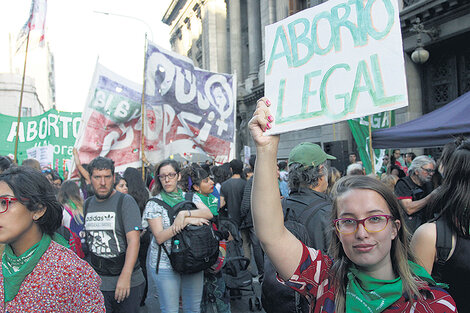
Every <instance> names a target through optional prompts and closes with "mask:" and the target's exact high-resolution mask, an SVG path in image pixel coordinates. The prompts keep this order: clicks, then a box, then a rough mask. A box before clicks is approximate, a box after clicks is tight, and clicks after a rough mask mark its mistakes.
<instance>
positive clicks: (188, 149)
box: [145, 43, 236, 162]
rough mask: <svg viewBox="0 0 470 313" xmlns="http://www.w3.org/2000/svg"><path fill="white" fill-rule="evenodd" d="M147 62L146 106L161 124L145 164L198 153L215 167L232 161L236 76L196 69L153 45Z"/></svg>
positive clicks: (182, 58)
mask: <svg viewBox="0 0 470 313" xmlns="http://www.w3.org/2000/svg"><path fill="white" fill-rule="evenodd" d="M146 60H147V64H146V72H145V80H146V81H145V84H146V87H145V103H146V104H147V105H150V106H151V107H152V108H153V111H154V112H156V115H157V116H158V117H160V118H161V122H160V123H157V124H156V125H155V128H154V134H153V138H152V139H153V140H151V141H150V142H149V143H148V144H147V147H146V150H147V151H146V155H147V158H148V159H149V160H151V161H159V160H161V159H164V158H167V157H168V156H170V155H175V154H180V155H184V154H188V153H189V154H193V153H198V154H201V153H202V154H207V155H208V156H209V157H211V158H212V159H215V160H216V161H218V162H227V161H229V160H230V159H232V158H233V156H234V147H235V146H234V142H235V103H236V78H235V76H234V75H229V74H222V73H213V72H208V71H205V70H202V69H200V68H197V67H195V66H194V64H193V62H192V61H191V60H190V59H189V58H186V57H184V56H181V55H178V54H176V53H173V52H171V51H167V50H164V49H162V48H159V47H158V46H156V45H154V44H153V43H149V45H148V49H147V58H146ZM147 119H148V118H147ZM150 122H152V120H151V119H150ZM145 134H146V137H148V136H149V134H148V130H146V133H145Z"/></svg>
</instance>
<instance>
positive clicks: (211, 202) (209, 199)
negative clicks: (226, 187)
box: [196, 192, 219, 216]
mask: <svg viewBox="0 0 470 313" xmlns="http://www.w3.org/2000/svg"><path fill="white" fill-rule="evenodd" d="M196 194H197V195H198V196H199V198H201V201H202V203H204V204H205V205H206V206H207V207H208V208H209V210H211V213H212V215H214V216H217V215H219V212H217V209H218V207H219V200H217V197H216V196H214V195H213V194H209V195H208V196H205V195H203V194H200V193H199V192H198V193H196Z"/></svg>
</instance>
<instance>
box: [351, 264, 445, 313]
mask: <svg viewBox="0 0 470 313" xmlns="http://www.w3.org/2000/svg"><path fill="white" fill-rule="evenodd" d="M408 264H409V265H410V269H411V271H412V272H413V274H414V275H416V276H418V277H419V278H421V279H422V280H424V281H426V282H428V283H429V284H431V285H437V284H436V282H435V281H434V280H433V279H432V277H431V276H430V275H429V274H428V272H426V270H425V269H424V268H423V267H422V266H419V265H418V264H416V263H413V262H411V261H408ZM347 276H348V285H347V287H346V307H347V308H348V312H372V313H379V312H382V311H384V310H385V309H386V308H388V307H389V306H390V305H392V304H393V303H395V302H396V301H398V299H400V298H401V296H402V294H403V285H402V281H401V277H397V278H395V279H392V280H381V279H376V278H373V277H371V276H369V275H367V274H365V273H364V272H362V271H360V270H358V269H357V267H356V266H355V265H352V266H351V267H350V268H349V272H348V275H347Z"/></svg>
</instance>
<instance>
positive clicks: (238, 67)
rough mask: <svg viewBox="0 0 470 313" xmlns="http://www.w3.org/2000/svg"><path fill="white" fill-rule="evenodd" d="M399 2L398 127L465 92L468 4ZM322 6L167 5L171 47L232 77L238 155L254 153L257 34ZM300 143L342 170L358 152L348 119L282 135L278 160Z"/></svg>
mask: <svg viewBox="0 0 470 313" xmlns="http://www.w3.org/2000/svg"><path fill="white" fill-rule="evenodd" d="M398 1H399V6H400V8H401V9H400V20H401V29H402V36H403V47H404V52H405V69H406V75H407V84H408V98H409V106H408V107H406V108H403V109H399V110H396V123H397V124H400V123H403V122H406V121H409V120H412V119H415V118H417V117H419V116H421V115H422V114H425V113H428V112H430V111H432V110H435V109H436V108H439V107H441V106H443V105H445V104H447V103H448V102H450V101H452V100H453V99H455V98H456V97H458V96H460V95H462V94H463V93H465V92H467V91H470V44H469V39H470V2H469V1H459V0H398ZM322 2H324V1H322V0H310V1H309V0H259V1H258V0H225V1H224V0H173V1H171V3H170V5H169V7H168V9H167V11H166V13H165V15H164V17H163V22H164V23H166V24H168V25H170V27H171V30H170V38H171V39H170V43H171V46H172V50H173V51H175V52H177V53H180V54H182V55H186V56H188V57H190V58H191V59H192V60H193V61H194V63H195V64H196V66H198V67H201V68H204V69H207V70H210V71H218V72H228V73H236V74H237V78H238V99H237V130H238V131H237V143H238V145H237V146H238V147H237V149H238V153H239V154H238V155H240V156H241V154H242V153H243V146H244V145H249V146H251V147H252V148H253V143H252V142H251V139H250V138H249V135H248V130H247V128H246V127H244V126H246V123H247V122H248V120H249V118H250V116H251V115H252V112H253V111H254V108H255V105H256V100H257V99H259V98H260V97H261V96H262V95H263V91H264V59H265V56H264V49H263V47H264V31H262V30H264V27H265V26H266V25H269V24H272V23H274V22H276V21H279V20H281V19H283V18H285V17H287V16H289V15H291V14H294V13H296V12H298V11H300V10H303V9H305V8H308V7H312V6H315V5H318V4H320V3H322ZM423 49H425V50H426V51H427V52H429V60H425V58H426V51H422V50H423ZM415 50H418V51H416V52H415ZM413 52H415V53H414V54H413ZM412 55H413V60H412V59H411V56H412ZM302 141H309V142H315V143H319V144H321V145H322V146H323V148H324V149H325V150H326V151H327V152H329V153H331V154H333V155H335V156H336V157H338V161H336V162H333V165H334V166H337V167H338V168H339V169H340V170H344V168H343V165H342V164H347V158H348V152H352V151H354V150H355V143H354V140H353V138H352V135H351V132H350V130H349V127H348V124H347V122H340V123H336V124H332V125H324V126H318V127H311V128H308V129H305V130H301V131H295V132H290V133H285V134H282V135H281V141H280V147H279V154H278V158H280V159H283V158H287V156H288V154H289V151H290V150H291V149H292V148H293V147H294V146H295V145H297V144H298V143H299V142H302ZM415 151H416V150H415ZM426 152H433V151H432V150H429V151H426Z"/></svg>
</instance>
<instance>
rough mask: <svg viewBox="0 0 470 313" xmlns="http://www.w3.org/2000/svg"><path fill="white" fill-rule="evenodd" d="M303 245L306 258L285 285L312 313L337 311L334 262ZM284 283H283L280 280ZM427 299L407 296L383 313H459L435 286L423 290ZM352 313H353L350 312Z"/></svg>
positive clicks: (447, 297) (452, 301)
mask: <svg viewBox="0 0 470 313" xmlns="http://www.w3.org/2000/svg"><path fill="white" fill-rule="evenodd" d="M302 245H303V252H302V258H301V259H300V264H299V267H298V268H297V270H296V271H295V273H294V275H292V277H291V278H290V279H289V280H288V281H286V282H283V283H284V284H285V285H287V286H289V287H290V288H292V289H294V290H296V291H297V292H299V293H300V294H302V295H303V296H305V297H307V299H308V300H309V302H310V312H314V313H333V312H335V289H334V287H333V286H332V285H331V281H330V280H329V277H328V274H329V271H330V267H331V265H332V261H331V259H330V258H329V257H328V256H326V255H323V254H322V253H321V251H319V250H315V249H313V248H308V247H307V246H305V245H304V244H302ZM279 280H280V281H281V282H282V280H281V279H279ZM421 294H422V295H423V298H422V299H421V300H419V301H415V302H414V303H411V302H410V301H409V299H407V298H406V296H405V295H402V297H401V298H400V299H398V301H397V302H395V303H394V304H392V305H391V306H389V307H388V308H386V309H385V310H384V311H383V312H388V313H398V312H400V313H401V312H410V313H431V312H434V313H444V312H445V313H452V312H457V308H456V306H455V302H454V300H453V299H452V297H451V296H450V295H449V294H448V293H447V291H445V290H443V289H441V288H439V287H434V286H425V287H423V288H421ZM346 311H347V312H348V313H349V312H350V311H349V310H348V309H346Z"/></svg>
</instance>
